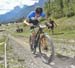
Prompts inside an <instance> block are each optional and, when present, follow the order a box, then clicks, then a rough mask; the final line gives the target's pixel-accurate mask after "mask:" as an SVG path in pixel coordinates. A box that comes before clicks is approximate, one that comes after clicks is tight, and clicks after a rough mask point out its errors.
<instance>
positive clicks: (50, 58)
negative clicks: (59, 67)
mask: <svg viewBox="0 0 75 68" xmlns="http://www.w3.org/2000/svg"><path fill="white" fill-rule="evenodd" d="M42 38H47V39H48V43H49V46H50V48H51V54H50V55H49V56H48V57H47V56H46V58H45V56H44V55H43V54H44V53H42V44H41V39H42ZM48 50H49V49H48ZM39 52H40V54H41V59H42V61H43V62H44V63H48V64H49V63H50V62H52V61H53V59H54V44H53V40H52V38H51V37H50V36H49V35H46V34H44V35H43V36H42V37H41V38H40V41H39ZM45 55H46V54H45Z"/></svg>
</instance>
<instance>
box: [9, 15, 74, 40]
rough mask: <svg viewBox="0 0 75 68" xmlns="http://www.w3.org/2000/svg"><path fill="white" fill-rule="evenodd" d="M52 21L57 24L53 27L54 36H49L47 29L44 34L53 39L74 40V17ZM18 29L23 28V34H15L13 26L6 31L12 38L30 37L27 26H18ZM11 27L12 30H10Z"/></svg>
mask: <svg viewBox="0 0 75 68" xmlns="http://www.w3.org/2000/svg"><path fill="white" fill-rule="evenodd" d="M54 21H55V22H56V24H57V27H55V30H54V33H55V34H54V35H52V34H51V30H50V32H48V30H47V29H45V31H46V32H48V33H49V34H50V36H53V37H54V38H57V39H75V23H74V21H75V16H73V17H70V18H67V17H63V18H60V19H54ZM19 26H20V28H23V30H24V32H22V33H18V32H16V29H17V27H16V26H15V25H13V26H12V25H11V27H10V26H8V27H9V29H8V31H9V32H10V33H11V34H13V35H14V36H22V37H27V38H28V37H29V35H30V29H29V27H28V26H25V27H24V26H23V24H20V25H19ZM12 27H13V28H12Z"/></svg>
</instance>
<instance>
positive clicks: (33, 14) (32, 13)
mask: <svg viewBox="0 0 75 68" xmlns="http://www.w3.org/2000/svg"><path fill="white" fill-rule="evenodd" d="M34 16H35V13H34V12H33V11H32V12H30V13H29V14H28V15H27V19H31V18H32V17H34Z"/></svg>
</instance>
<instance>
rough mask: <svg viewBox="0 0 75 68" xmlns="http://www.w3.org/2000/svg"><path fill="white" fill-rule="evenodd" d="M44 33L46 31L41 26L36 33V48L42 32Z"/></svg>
mask: <svg viewBox="0 0 75 68" xmlns="http://www.w3.org/2000/svg"><path fill="white" fill-rule="evenodd" d="M42 33H44V32H43V28H40V27H39V29H38V31H37V33H36V35H35V40H34V41H35V43H34V48H35V49H36V47H37V46H38V43H39V39H40V35H41V34H42Z"/></svg>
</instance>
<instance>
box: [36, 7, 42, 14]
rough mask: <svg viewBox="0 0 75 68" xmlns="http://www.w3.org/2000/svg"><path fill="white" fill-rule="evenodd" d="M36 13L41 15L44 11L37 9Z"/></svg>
mask: <svg viewBox="0 0 75 68" xmlns="http://www.w3.org/2000/svg"><path fill="white" fill-rule="evenodd" d="M35 11H36V13H38V14H41V13H42V12H43V9H42V8H41V7H37V8H36V10H35Z"/></svg>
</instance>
